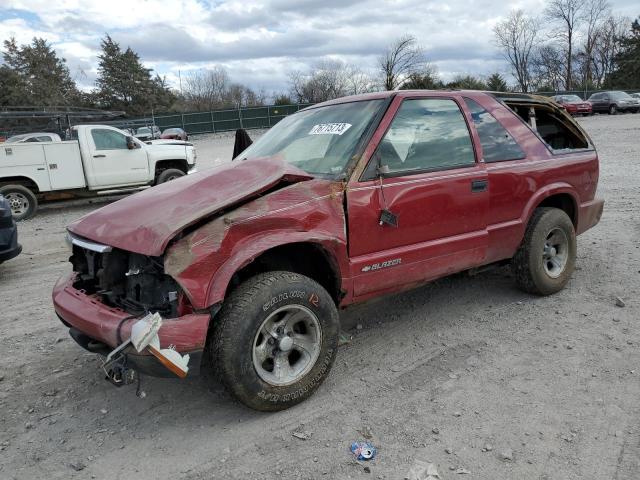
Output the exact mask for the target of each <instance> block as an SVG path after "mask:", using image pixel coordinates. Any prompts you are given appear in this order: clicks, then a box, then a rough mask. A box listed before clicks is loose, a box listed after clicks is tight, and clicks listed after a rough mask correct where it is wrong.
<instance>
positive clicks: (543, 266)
mask: <svg viewBox="0 0 640 480" xmlns="http://www.w3.org/2000/svg"><path fill="white" fill-rule="evenodd" d="M575 264H576V232H575V230H574V228H573V223H572V222H571V219H570V218H569V216H568V215H567V214H566V213H565V212H564V211H562V210H560V209H557V208H546V207H545V208H537V209H536V210H535V212H534V213H533V216H532V217H531V220H529V224H528V225H527V230H526V232H525V235H524V239H523V241H522V244H521V245H520V248H519V249H518V251H517V252H516V254H515V256H514V257H513V259H512V267H513V270H514V274H515V277H516V282H517V283H518V286H519V287H520V288H522V289H523V290H524V291H526V292H529V293H534V294H536V295H551V294H552V293H556V292H558V291H560V290H562V289H563V288H564V286H565V285H566V284H567V282H568V281H569V278H570V277H571V274H572V273H573V270H574V267H575Z"/></svg>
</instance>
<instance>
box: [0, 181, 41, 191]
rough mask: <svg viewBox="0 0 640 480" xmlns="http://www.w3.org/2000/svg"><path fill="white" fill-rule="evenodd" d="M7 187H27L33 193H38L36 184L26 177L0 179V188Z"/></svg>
mask: <svg viewBox="0 0 640 480" xmlns="http://www.w3.org/2000/svg"><path fill="white" fill-rule="evenodd" d="M7 185H22V186H23V187H27V188H28V189H29V190H31V191H32V192H33V193H40V190H39V189H38V185H37V184H36V182H34V181H33V180H31V179H30V178H28V177H2V178H0V187H5V186H7Z"/></svg>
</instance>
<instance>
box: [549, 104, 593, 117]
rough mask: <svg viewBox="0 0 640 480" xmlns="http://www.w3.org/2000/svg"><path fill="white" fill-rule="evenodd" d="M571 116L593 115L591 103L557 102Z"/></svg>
mask: <svg viewBox="0 0 640 480" xmlns="http://www.w3.org/2000/svg"><path fill="white" fill-rule="evenodd" d="M556 101H557V102H558V103H559V104H560V105H562V106H563V107H564V109H565V110H566V111H567V113H569V114H571V115H591V113H592V110H593V108H592V106H591V103H589V102H587V101H586V100H571V101H567V100H556Z"/></svg>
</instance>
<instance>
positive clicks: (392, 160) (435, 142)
mask: <svg viewBox="0 0 640 480" xmlns="http://www.w3.org/2000/svg"><path fill="white" fill-rule="evenodd" d="M377 155H378V156H379V158H380V162H381V165H383V166H386V167H388V168H389V172H390V173H395V172H403V173H404V172H408V173H410V172H414V171H415V172H420V171H428V170H445V169H449V168H455V167H466V166H470V165H474V164H475V156H474V152H473V144H472V142H471V136H470V135H469V129H468V128H467V123H466V122H465V119H464V116H463V114H462V112H461V111H460V108H459V107H458V105H457V104H456V103H455V102H454V101H453V100H449V99H436V98H431V99H420V100H417V99H416V100H405V101H404V102H402V105H401V106H400V108H399V109H398V112H397V113H396V116H395V117H394V119H393V121H392V122H391V126H390V127H389V130H387V133H386V134H385V136H384V138H383V139H382V141H381V142H380V145H378V149H377Z"/></svg>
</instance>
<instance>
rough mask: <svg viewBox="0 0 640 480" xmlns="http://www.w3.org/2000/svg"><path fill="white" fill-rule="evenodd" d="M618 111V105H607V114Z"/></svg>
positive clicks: (613, 113)
mask: <svg viewBox="0 0 640 480" xmlns="http://www.w3.org/2000/svg"><path fill="white" fill-rule="evenodd" d="M617 113H618V107H617V106H616V105H609V115H615V114H617Z"/></svg>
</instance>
